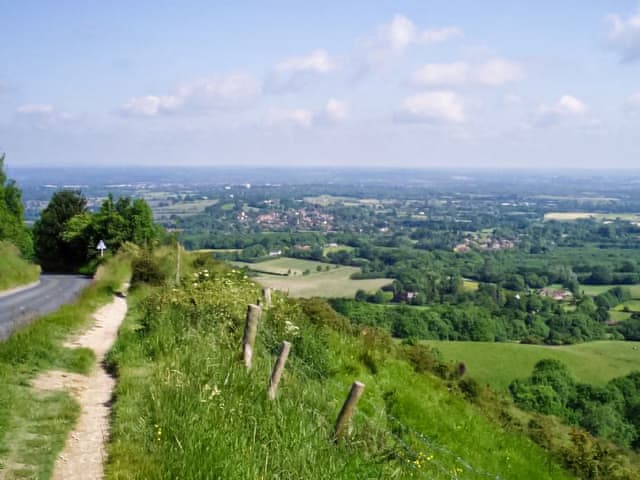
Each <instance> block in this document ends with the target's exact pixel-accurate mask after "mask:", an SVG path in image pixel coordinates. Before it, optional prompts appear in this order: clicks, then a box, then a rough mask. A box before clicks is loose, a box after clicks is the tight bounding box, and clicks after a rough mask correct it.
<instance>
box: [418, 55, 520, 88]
mask: <svg viewBox="0 0 640 480" xmlns="http://www.w3.org/2000/svg"><path fill="white" fill-rule="evenodd" d="M523 77H524V70H523V68H522V67H521V66H520V65H519V64H517V63H514V62H512V61H509V60H506V59H503V58H493V59H490V60H488V61H486V62H484V63H481V64H478V65H469V64H468V63H466V62H453V63H429V64H427V65H425V66H423V67H422V68H420V69H418V70H416V71H415V72H414V73H413V75H412V77H411V82H412V83H413V84H415V85H418V86H434V85H464V84H471V83H475V84H480V85H487V86H492V87H495V86H499V85H504V84H506V83H510V82H514V81H517V80H520V79H521V78H523Z"/></svg>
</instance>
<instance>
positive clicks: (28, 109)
mask: <svg viewBox="0 0 640 480" xmlns="http://www.w3.org/2000/svg"><path fill="white" fill-rule="evenodd" d="M16 112H17V113H19V114H20V115H52V114H53V113H54V112H55V108H53V105H48V104H44V103H28V104H26V105H21V106H19V107H18V108H17V110H16Z"/></svg>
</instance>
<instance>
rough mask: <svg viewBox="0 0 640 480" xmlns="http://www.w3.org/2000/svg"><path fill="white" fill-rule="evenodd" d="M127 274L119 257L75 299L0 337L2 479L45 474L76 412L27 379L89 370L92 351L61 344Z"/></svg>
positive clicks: (59, 395) (62, 396)
mask: <svg viewBox="0 0 640 480" xmlns="http://www.w3.org/2000/svg"><path fill="white" fill-rule="evenodd" d="M128 276H129V268H128V264H127V262H126V261H123V259H122V258H121V257H116V258H114V259H112V260H110V261H109V262H108V263H107V265H106V266H105V267H102V268H101V269H100V270H99V271H98V273H97V275H96V281H94V283H92V284H91V286H89V287H87V288H86V289H85V290H84V291H83V292H82V293H81V295H80V297H79V298H78V300H77V301H76V302H75V303H74V304H69V305H64V306H62V307H61V308H60V309H58V310H57V311H56V312H54V313H51V314H48V315H45V316H42V317H40V318H39V319H37V320H36V321H34V322H33V323H32V324H30V325H29V326H27V327H24V328H22V329H19V330H17V331H16V332H14V334H13V335H12V336H11V337H9V338H8V339H7V340H6V341H5V342H0V385H1V386H2V388H0V478H6V479H10V478H11V479H12V478H49V476H50V474H51V470H52V468H53V464H54V461H55V458H56V456H57V454H58V453H59V452H60V450H61V449H62V447H63V446H64V441H65V438H66V436H67V434H68V433H69V431H70V430H71V428H72V427H73V425H74V423H75V420H76V418H77V415H78V413H79V409H78V405H77V403H76V402H75V401H74V400H73V399H72V398H71V396H70V395H69V394H67V393H66V392H36V391H34V390H33V389H32V388H31V387H30V382H31V380H32V379H33V378H34V377H35V376H37V375H38V374H39V373H40V372H43V371H46V370H49V369H59V370H68V371H70V372H78V373H87V372H88V371H89V369H90V368H91V366H92V365H93V363H94V361H95V357H94V355H93V352H92V351H91V350H88V349H85V348H78V349H69V348H65V347H64V346H63V343H64V341H65V340H66V339H67V338H68V337H69V335H71V334H72V333H74V332H76V331H78V330H80V329H82V328H83V327H85V326H86V325H87V324H88V323H89V321H90V316H91V313H93V312H94V311H95V310H96V309H97V308H98V307H99V306H100V305H103V304H105V303H107V302H108V301H109V300H111V298H112V295H113V292H114V291H115V290H118V289H119V288H120V287H121V285H122V283H123V282H124V281H125V280H126V278H128Z"/></svg>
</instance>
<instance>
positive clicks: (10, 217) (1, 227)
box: [0, 154, 33, 258]
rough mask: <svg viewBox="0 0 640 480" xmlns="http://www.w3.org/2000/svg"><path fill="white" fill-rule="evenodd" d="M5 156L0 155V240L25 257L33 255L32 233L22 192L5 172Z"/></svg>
mask: <svg viewBox="0 0 640 480" xmlns="http://www.w3.org/2000/svg"><path fill="white" fill-rule="evenodd" d="M4 158H5V156H4V154H3V155H0V240H7V241H9V242H11V243H13V244H14V245H15V246H17V247H18V248H19V249H20V252H21V253H22V255H23V256H25V257H27V258H29V257H31V256H32V255H33V240H32V238H31V232H30V231H29V228H27V226H26V225H25V223H24V206H23V204H22V191H21V190H20V188H18V186H17V185H16V182H15V181H14V180H9V179H8V178H7V175H6V173H5V171H4Z"/></svg>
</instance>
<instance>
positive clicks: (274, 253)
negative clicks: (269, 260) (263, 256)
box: [269, 250, 282, 257]
mask: <svg viewBox="0 0 640 480" xmlns="http://www.w3.org/2000/svg"><path fill="white" fill-rule="evenodd" d="M280 255H282V250H271V251H270V252H269V256H270V257H279V256H280Z"/></svg>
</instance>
